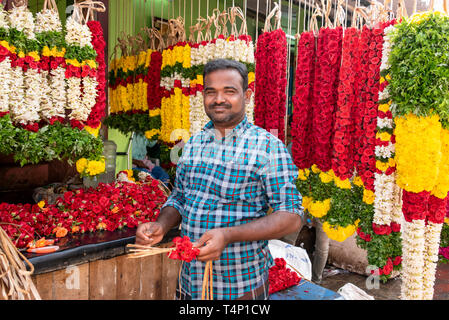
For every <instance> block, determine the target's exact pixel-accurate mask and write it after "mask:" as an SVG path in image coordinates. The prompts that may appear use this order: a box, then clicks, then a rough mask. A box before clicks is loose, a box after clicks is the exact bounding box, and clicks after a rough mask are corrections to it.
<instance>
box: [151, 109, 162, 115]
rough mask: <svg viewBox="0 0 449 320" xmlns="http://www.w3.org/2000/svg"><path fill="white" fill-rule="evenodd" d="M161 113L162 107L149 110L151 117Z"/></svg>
mask: <svg viewBox="0 0 449 320" xmlns="http://www.w3.org/2000/svg"><path fill="white" fill-rule="evenodd" d="M160 115H161V109H160V108H158V109H153V110H150V111H149V116H150V117H156V116H160Z"/></svg>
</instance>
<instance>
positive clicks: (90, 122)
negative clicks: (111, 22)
mask: <svg viewBox="0 0 449 320" xmlns="http://www.w3.org/2000/svg"><path fill="white" fill-rule="evenodd" d="M87 26H88V27H89V30H90V32H91V34H92V46H93V47H94V49H95V52H96V53H97V56H96V64H97V66H98V68H97V74H96V82H97V83H98V85H97V88H96V90H97V98H96V102H95V105H94V106H93V107H92V109H91V112H90V114H89V117H88V118H87V121H86V130H89V128H96V129H98V128H99V126H101V119H102V118H103V117H104V115H105V110H106V61H105V54H104V48H105V47H106V42H105V40H104V37H103V28H102V27H101V24H100V22H98V21H89V22H87Z"/></svg>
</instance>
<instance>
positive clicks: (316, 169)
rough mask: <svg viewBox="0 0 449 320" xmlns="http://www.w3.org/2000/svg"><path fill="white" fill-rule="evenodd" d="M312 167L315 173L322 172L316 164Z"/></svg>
mask: <svg viewBox="0 0 449 320" xmlns="http://www.w3.org/2000/svg"><path fill="white" fill-rule="evenodd" d="M311 169H312V172H313V173H320V172H321V170H320V169H319V168H318V167H317V165H316V164H314V165H312V167H311Z"/></svg>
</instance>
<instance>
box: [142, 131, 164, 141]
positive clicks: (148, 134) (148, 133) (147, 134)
mask: <svg viewBox="0 0 449 320" xmlns="http://www.w3.org/2000/svg"><path fill="white" fill-rule="evenodd" d="M160 132H161V131H160V130H158V129H151V130H147V131H145V137H146V138H147V139H148V140H152V139H153V137H154V136H155V135H157V134H159V133H160Z"/></svg>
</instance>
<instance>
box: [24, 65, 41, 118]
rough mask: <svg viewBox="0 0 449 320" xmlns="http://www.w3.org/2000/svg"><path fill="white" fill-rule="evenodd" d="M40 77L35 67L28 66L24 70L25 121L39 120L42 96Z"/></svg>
mask: <svg viewBox="0 0 449 320" xmlns="http://www.w3.org/2000/svg"><path fill="white" fill-rule="evenodd" d="M41 80H42V77H41V75H40V74H39V71H38V70H37V69H32V68H28V70H27V72H25V77H24V85H25V97H24V106H25V107H26V109H27V110H28V112H27V113H28V116H29V118H28V119H23V120H25V121H29V122H34V121H39V120H40V116H39V111H40V109H41V107H40V101H41V97H42V81H41Z"/></svg>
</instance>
